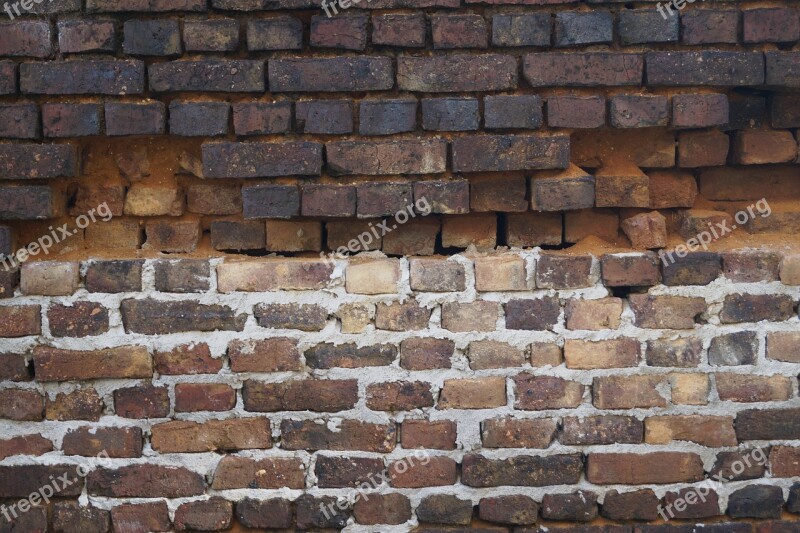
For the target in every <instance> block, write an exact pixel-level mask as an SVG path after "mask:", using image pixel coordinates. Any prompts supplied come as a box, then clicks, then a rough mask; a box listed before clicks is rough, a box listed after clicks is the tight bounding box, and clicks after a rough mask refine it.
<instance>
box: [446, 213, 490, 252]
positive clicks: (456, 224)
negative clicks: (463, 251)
mask: <svg viewBox="0 0 800 533" xmlns="http://www.w3.org/2000/svg"><path fill="white" fill-rule="evenodd" d="M470 245H474V246H475V248H476V249H477V250H478V251H479V252H484V251H491V250H494V249H495V247H496V246H497V215H496V214H495V213H471V214H469V215H459V216H445V217H442V246H443V247H445V248H467V247H468V246H470Z"/></svg>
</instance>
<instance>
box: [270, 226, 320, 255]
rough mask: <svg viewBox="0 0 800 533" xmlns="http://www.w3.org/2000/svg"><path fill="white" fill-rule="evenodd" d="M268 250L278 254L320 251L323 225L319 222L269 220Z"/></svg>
mask: <svg viewBox="0 0 800 533" xmlns="http://www.w3.org/2000/svg"><path fill="white" fill-rule="evenodd" d="M266 229H267V250H270V251H277V252H302V251H316V252H318V251H320V250H321V249H322V224H321V223H320V222H317V221H313V220H307V221H288V220H267V228H266Z"/></svg>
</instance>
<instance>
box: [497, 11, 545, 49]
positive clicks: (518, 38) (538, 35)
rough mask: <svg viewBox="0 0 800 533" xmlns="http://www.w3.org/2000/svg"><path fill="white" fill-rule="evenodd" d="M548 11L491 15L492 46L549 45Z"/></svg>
mask: <svg viewBox="0 0 800 533" xmlns="http://www.w3.org/2000/svg"><path fill="white" fill-rule="evenodd" d="M551 27H552V21H551V17H550V13H545V12H536V13H498V14H495V15H492V45H493V46H550V32H551Z"/></svg>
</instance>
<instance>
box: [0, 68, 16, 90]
mask: <svg viewBox="0 0 800 533" xmlns="http://www.w3.org/2000/svg"><path fill="white" fill-rule="evenodd" d="M16 92H17V64H16V63H14V62H13V61H8V60H6V61H0V94H14V93H16Z"/></svg>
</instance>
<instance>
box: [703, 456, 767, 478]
mask: <svg viewBox="0 0 800 533" xmlns="http://www.w3.org/2000/svg"><path fill="white" fill-rule="evenodd" d="M753 452H754V450H742V451H740V452H739V451H735V452H719V453H717V459H716V461H715V462H714V467H713V468H712V469H711V471H710V472H709V475H710V476H711V477H712V478H714V479H724V480H726V481H744V480H747V479H758V478H760V477H764V474H765V473H766V471H767V465H766V461H767V454H766V452H765V451H764V450H761V457H762V458H763V459H762V460H761V461H760V462H759V460H758V459H757V458H756V457H755V455H756V454H755V453H753ZM736 463H738V464H736ZM734 465H735V466H734ZM734 469H735V470H737V471H738V473H734Z"/></svg>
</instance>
